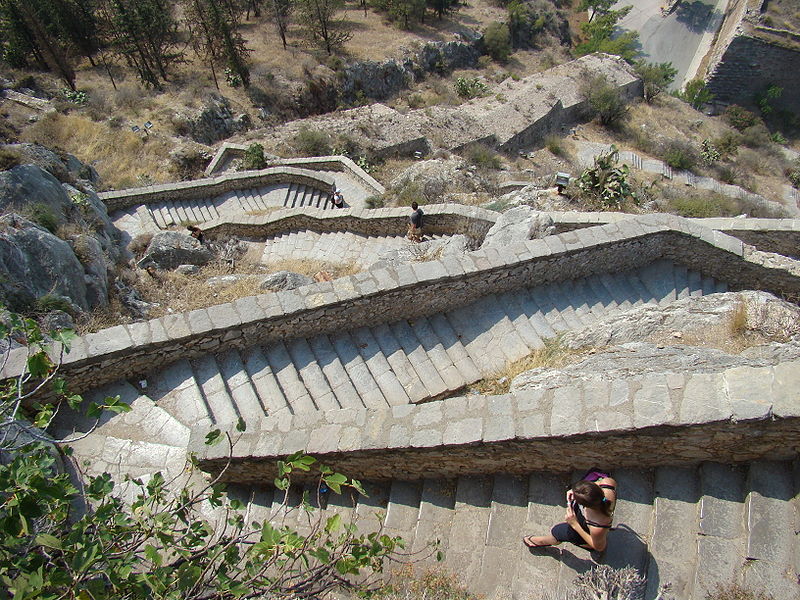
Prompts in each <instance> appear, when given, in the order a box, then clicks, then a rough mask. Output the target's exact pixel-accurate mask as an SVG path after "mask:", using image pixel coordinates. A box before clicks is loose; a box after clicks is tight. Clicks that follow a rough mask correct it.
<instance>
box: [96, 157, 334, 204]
mask: <svg viewBox="0 0 800 600" xmlns="http://www.w3.org/2000/svg"><path fill="white" fill-rule="evenodd" d="M278 183H298V184H302V185H307V186H309V187H312V188H316V189H319V190H323V191H326V192H328V191H330V190H331V188H332V187H333V184H334V179H333V178H332V177H330V176H329V175H325V174H324V173H317V172H315V171H310V170H305V169H296V168H292V167H271V168H269V169H262V170H260V171H241V172H239V173H226V174H225V175H220V176H218V177H211V178H207V179H196V180H194V181H181V182H178V183H167V184H161V185H153V186H149V187H144V188H132V189H127V190H118V191H111V192H102V193H100V194H98V195H99V197H100V199H101V200H102V201H103V202H105V204H106V206H107V207H108V211H109V212H112V211H115V210H121V209H124V208H128V207H130V206H139V205H145V204H149V203H151V202H163V201H166V200H172V201H175V200H199V199H202V198H208V197H211V196H217V195H219V194H224V193H225V192H231V191H236V190H242V189H248V188H254V187H262V186H266V185H270V184H278Z"/></svg>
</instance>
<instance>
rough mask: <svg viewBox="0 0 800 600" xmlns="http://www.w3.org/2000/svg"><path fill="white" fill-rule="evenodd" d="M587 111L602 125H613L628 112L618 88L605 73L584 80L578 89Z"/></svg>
mask: <svg viewBox="0 0 800 600" xmlns="http://www.w3.org/2000/svg"><path fill="white" fill-rule="evenodd" d="M580 92H581V96H582V97H583V98H584V100H585V101H586V104H587V105H588V108H589V112H590V113H591V114H592V115H593V116H596V117H597V118H598V119H599V120H600V124H601V125H603V126H604V127H615V126H617V125H619V124H620V123H621V122H622V119H624V118H625V116H626V115H627V114H628V106H627V103H626V101H625V99H624V98H623V97H622V93H621V92H620V91H619V89H618V88H617V87H616V86H614V85H613V84H612V83H610V82H609V81H608V79H607V78H606V77H605V75H596V76H594V77H590V78H589V79H587V80H585V82H584V83H583V85H582V86H581V89H580Z"/></svg>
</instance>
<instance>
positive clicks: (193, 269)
mask: <svg viewBox="0 0 800 600" xmlns="http://www.w3.org/2000/svg"><path fill="white" fill-rule="evenodd" d="M199 270H200V267H198V266H197V265H178V266H177V267H175V272H177V273H180V274H181V275H194V274H195V273H197V272H198V271H199Z"/></svg>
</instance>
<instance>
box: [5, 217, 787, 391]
mask: <svg viewBox="0 0 800 600" xmlns="http://www.w3.org/2000/svg"><path fill="white" fill-rule="evenodd" d="M772 256H773V255H765V254H764V253H762V252H758V251H755V250H748V252H747V253H745V248H744V246H743V244H742V242H741V241H739V240H737V239H735V238H732V237H730V236H727V235H725V234H722V233H720V232H718V231H714V230H711V229H708V228H706V227H702V226H700V225H697V224H695V223H692V222H689V221H687V220H686V219H682V218H680V217H673V216H669V215H645V216H639V217H635V218H630V219H626V220H623V221H620V222H618V223H611V224H608V225H603V226H598V227H592V228H584V229H578V230H576V231H572V232H566V233H564V234H561V235H554V236H549V237H546V238H543V239H540V240H532V241H528V242H525V243H518V244H514V245H510V246H508V247H505V248H502V249H495V248H490V249H486V250H478V251H475V252H471V253H468V254H465V255H462V256H448V257H446V258H443V259H441V260H437V261H429V262H420V263H411V264H409V265H402V266H398V267H391V268H382V269H375V270H371V271H366V272H362V273H358V274H356V275H353V276H350V277H344V278H340V279H336V280H334V281H330V282H323V283H317V284H312V285H307V286H303V287H301V288H298V289H295V290H288V291H282V292H277V293H273V294H263V295H259V296H251V297H247V298H242V299H240V300H237V301H236V302H233V303H228V304H221V305H217V306H213V307H210V308H208V309H201V310H195V311H191V312H189V313H185V314H172V315H167V316H165V317H162V318H160V319H154V320H151V321H146V322H140V323H132V324H130V325H118V326H116V327H112V328H110V329H106V330H103V331H100V332H97V333H93V334H89V335H86V336H84V337H82V338H78V339H76V340H75V341H74V343H73V348H72V351H71V352H70V353H69V354H68V355H67V356H66V357H65V359H64V361H63V364H62V368H61V373H62V375H63V376H65V377H67V378H68V379H69V381H70V385H71V388H72V389H73V391H75V392H78V393H80V392H82V391H84V390H87V389H92V388H96V387H98V386H100V385H103V384H104V383H109V382H111V381H116V380H119V379H121V378H130V377H137V376H141V375H143V374H146V373H147V372H149V371H150V370H153V369H160V368H163V366H164V365H165V364H169V363H171V362H174V361H177V360H181V359H191V358H195V357H197V356H201V355H204V354H208V353H210V352H221V351H224V350H226V349H231V348H236V349H243V348H246V347H249V346H252V345H253V344H256V343H263V344H269V343H270V342H272V341H276V340H286V339H292V338H297V337H305V336H309V335H312V334H325V333H329V332H333V331H342V330H348V329H354V328H357V327H361V326H369V325H373V324H376V323H383V322H385V321H386V320H387V315H391V319H392V320H395V319H413V318H416V317H419V316H423V315H431V314H435V313H438V312H441V311H444V310H449V309H452V308H455V307H458V306H463V305H466V304H469V303H471V302H474V301H476V300H478V299H479V298H481V297H482V296H485V295H488V294H495V293H502V292H504V291H508V290H513V289H517V288H520V287H527V286H531V285H540V284H548V283H553V282H558V281H563V280H570V279H575V278H580V277H585V276H588V275H591V274H596V273H603V272H609V271H611V272H616V271H621V270H628V269H634V268H637V267H640V266H643V265H645V264H648V263H650V262H652V261H654V260H656V259H659V258H662V257H667V258H672V259H673V260H675V261H677V262H679V263H683V264H685V265H686V266H689V267H691V268H693V269H696V270H698V271H700V272H701V273H703V274H705V275H709V276H712V277H715V278H716V279H719V280H722V281H725V282H727V283H728V284H729V286H730V288H731V289H732V290H736V289H747V288H753V287H755V288H757V289H763V290H765V291H769V292H772V293H775V294H778V295H781V294H784V295H789V294H792V295H797V294H800V263H797V262H795V261H792V260H791V259H782V261H777V262H776V261H774V260H770V257H772ZM411 297H413V298H414V302H409V301H408V299H409V298H411ZM25 360H26V352H25V349H24V348H21V349H17V350H14V351H12V352H11V353H10V356H9V361H8V362H7V363H6V365H5V368H4V369H3V371H2V373H0V376H2V377H8V376H13V375H16V374H18V373H20V372H21V371H22V369H23V368H24V364H25Z"/></svg>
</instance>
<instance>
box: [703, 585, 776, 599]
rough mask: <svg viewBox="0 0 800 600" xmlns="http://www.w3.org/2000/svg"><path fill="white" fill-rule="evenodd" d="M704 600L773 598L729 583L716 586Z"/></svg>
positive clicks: (764, 593)
mask: <svg viewBox="0 0 800 600" xmlns="http://www.w3.org/2000/svg"><path fill="white" fill-rule="evenodd" d="M706 600H774V596H772V595H771V594H767V593H766V592H762V591H758V590H750V589H747V588H744V587H742V586H741V585H739V584H738V583H729V584H726V585H722V584H719V585H717V587H716V588H715V589H714V591H713V592H708V593H707V594H706Z"/></svg>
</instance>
